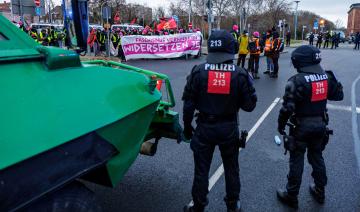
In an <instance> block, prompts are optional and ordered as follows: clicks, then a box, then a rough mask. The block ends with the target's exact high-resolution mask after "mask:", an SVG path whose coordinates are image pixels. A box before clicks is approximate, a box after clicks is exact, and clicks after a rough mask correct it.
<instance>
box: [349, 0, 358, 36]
mask: <svg viewBox="0 0 360 212" xmlns="http://www.w3.org/2000/svg"><path fill="white" fill-rule="evenodd" d="M356 32H360V3H356V4H352V5H351V6H350V10H349V12H348V25H347V34H348V35H350V34H353V33H356Z"/></svg>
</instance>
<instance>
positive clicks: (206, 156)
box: [190, 121, 240, 210]
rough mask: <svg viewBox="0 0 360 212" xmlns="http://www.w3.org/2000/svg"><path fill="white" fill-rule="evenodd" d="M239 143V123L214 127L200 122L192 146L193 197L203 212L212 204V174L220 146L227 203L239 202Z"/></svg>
mask: <svg viewBox="0 0 360 212" xmlns="http://www.w3.org/2000/svg"><path fill="white" fill-rule="evenodd" d="M238 139H239V130H238V125H237V123H236V121H232V122H221V123H213V124H211V123H201V122H198V125H197V127H196V130H195V134H194V136H193V138H192V140H191V144H190V147H191V149H192V150H193V153H194V162H195V176H194V182H193V187H192V197H193V201H194V207H195V208H196V209H199V210H202V209H203V208H204V207H205V206H206V205H207V204H208V200H207V194H208V192H209V191H208V186H209V170H210V165H211V161H212V157H213V153H214V150H215V147H216V146H219V149H220V152H221V157H222V160H223V164H224V170H225V182H226V197H225V202H226V203H229V202H234V201H237V200H238V199H239V193H240V178H239V162H238V157H239V149H238V147H237V141H238Z"/></svg>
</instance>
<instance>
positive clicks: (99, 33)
mask: <svg viewBox="0 0 360 212" xmlns="http://www.w3.org/2000/svg"><path fill="white" fill-rule="evenodd" d="M192 32H199V33H200V29H188V30H186V29H183V28H177V29H162V30H155V29H152V28H151V27H149V26H146V27H145V28H113V29H112V30H111V32H110V36H109V38H110V47H109V48H110V54H111V55H112V56H117V57H119V58H120V59H121V60H122V61H125V55H124V52H123V49H122V47H121V39H122V37H123V36H127V35H142V36H154V35H157V36H162V35H173V34H180V33H192ZM106 40H107V30H105V29H95V28H90V33H89V37H88V41H87V43H88V46H89V48H90V52H91V53H93V54H94V55H95V56H99V55H104V54H105V51H106Z"/></svg>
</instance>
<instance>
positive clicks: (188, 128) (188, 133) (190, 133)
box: [184, 124, 194, 140]
mask: <svg viewBox="0 0 360 212" xmlns="http://www.w3.org/2000/svg"><path fill="white" fill-rule="evenodd" d="M193 132H194V128H193V127H192V126H191V124H185V125H184V137H185V139H186V140H191V138H192V136H193Z"/></svg>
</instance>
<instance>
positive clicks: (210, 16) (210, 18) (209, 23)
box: [208, 0, 212, 37]
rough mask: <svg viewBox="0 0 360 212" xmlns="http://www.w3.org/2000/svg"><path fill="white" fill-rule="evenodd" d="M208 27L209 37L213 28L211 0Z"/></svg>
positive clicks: (209, 1) (209, 2)
mask: <svg viewBox="0 0 360 212" xmlns="http://www.w3.org/2000/svg"><path fill="white" fill-rule="evenodd" d="M208 10H209V11H208V25H209V27H208V28H209V32H208V33H209V34H208V37H210V35H211V27H212V2H211V0H208Z"/></svg>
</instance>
